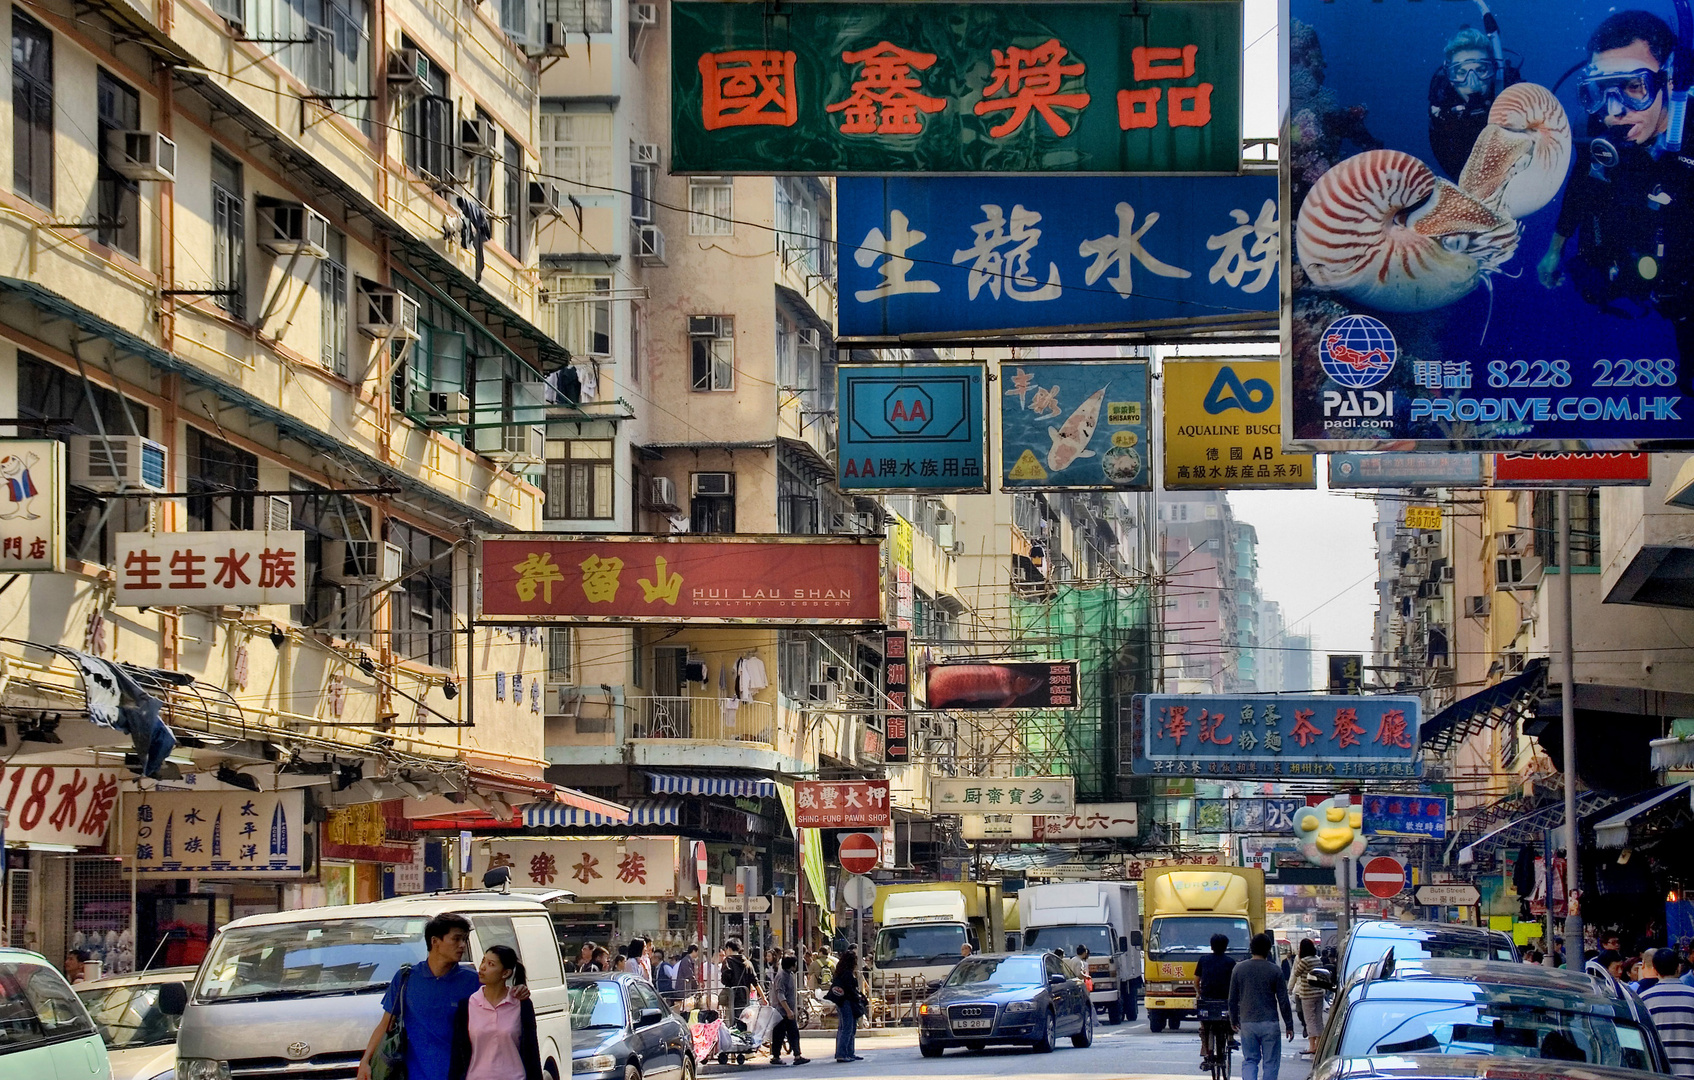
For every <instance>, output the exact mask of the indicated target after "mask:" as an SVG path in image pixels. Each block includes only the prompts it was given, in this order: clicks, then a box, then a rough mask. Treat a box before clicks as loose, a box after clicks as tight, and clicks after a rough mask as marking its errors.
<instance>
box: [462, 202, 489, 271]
mask: <svg viewBox="0 0 1694 1080" xmlns="http://www.w3.org/2000/svg"><path fill="white" fill-rule="evenodd" d="M454 201H455V202H457V203H458V204H459V246H460V247H467V248H471V249H472V250H473V251H474V252H475V253H476V280H477V281H481V280H482V264H483V250H482V245H483V244H484V243H486V242H488V241H489V240H492V239H493V238H494V223H493V222H492V221H490V220H489V218H488V211H487V210H486V209H485V208H484V207H483V205H482V204H481V203H479V202H477V201H476V200H475V199H472V198H467V197H466V196H464V195H459V196H457V197H456V198H455V199H454Z"/></svg>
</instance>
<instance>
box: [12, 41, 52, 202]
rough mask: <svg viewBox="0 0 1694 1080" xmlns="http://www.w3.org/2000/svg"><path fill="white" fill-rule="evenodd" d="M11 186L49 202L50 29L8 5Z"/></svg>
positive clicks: (31, 197) (50, 188)
mask: <svg viewBox="0 0 1694 1080" xmlns="http://www.w3.org/2000/svg"><path fill="white" fill-rule="evenodd" d="M12 188H13V190H15V191H16V192H17V193H18V194H19V195H22V196H23V197H24V198H26V199H28V200H30V201H31V202H34V203H38V204H40V205H42V206H45V207H47V208H48V209H49V210H51V209H52V208H53V35H52V34H51V33H50V32H49V31H48V30H47V28H46V27H44V26H42V25H41V24H40V23H38V22H36V21H35V20H34V19H32V18H30V17H29V16H28V15H25V14H24V13H23V12H21V11H19V10H17V9H16V8H13V9H12Z"/></svg>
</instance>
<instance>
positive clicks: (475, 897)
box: [223, 889, 546, 930]
mask: <svg viewBox="0 0 1694 1080" xmlns="http://www.w3.org/2000/svg"><path fill="white" fill-rule="evenodd" d="M544 910H546V909H545V907H544V906H543V904H542V903H541V901H539V900H538V899H536V898H535V897H534V896H526V895H521V894H518V893H511V894H507V893H498V892H486V891H483V890H480V889H479V890H475V891H467V892H443V893H420V894H418V895H416V896H399V897H395V898H394V899H392V900H377V901H375V902H373V903H369V904H341V905H337V906H334V907H320V908H299V909H296V910H293V911H272V912H267V913H265V914H263V915H248V916H247V917H245V918H241V919H236V920H234V921H233V922H230V923H228V924H226V925H225V926H224V927H223V929H225V930H231V929H240V928H244V927H249V926H277V925H286V924H288V923H300V922H314V921H328V920H332V919H403V918H428V917H430V916H433V915H441V914H446V913H449V912H469V913H472V914H475V913H476V912H478V911H482V912H499V911H508V912H516V911H524V912H532V911H544Z"/></svg>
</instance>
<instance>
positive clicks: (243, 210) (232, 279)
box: [212, 150, 247, 319]
mask: <svg viewBox="0 0 1694 1080" xmlns="http://www.w3.org/2000/svg"><path fill="white" fill-rule="evenodd" d="M212 288H214V289H216V290H217V293H216V294H215V295H214V296H213V298H212V299H213V301H214V302H215V303H216V304H217V305H218V306H219V307H221V308H223V309H224V310H225V311H227V312H229V313H230V314H231V315H233V316H235V317H236V318H238V319H242V318H246V316H247V202H246V197H245V195H244V194H243V192H242V186H241V163H240V162H238V161H236V160H235V159H234V158H232V157H229V156H228V155H226V154H223V153H220V152H219V151H216V150H214V151H212Z"/></svg>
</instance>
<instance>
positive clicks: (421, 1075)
mask: <svg viewBox="0 0 1694 1080" xmlns="http://www.w3.org/2000/svg"><path fill="white" fill-rule="evenodd" d="M470 940H471V924H470V923H469V922H468V921H467V920H466V919H465V917H464V916H463V915H451V914H449V915H437V916H436V917H435V918H433V919H431V920H429V922H427V923H425V924H424V949H425V950H426V953H425V956H424V962H423V963H421V964H408V965H406V966H405V967H402V968H401V969H400V970H399V971H398V972H396V973H395V976H394V978H393V979H392V980H391V981H390V982H389V984H388V990H387V992H386V993H384V994H383V996H382V1019H380V1020H378V1021H377V1024H376V1029H375V1030H374V1031H372V1032H371V1037H370V1041H369V1042H368V1043H367V1044H366V1045H365V1053H364V1055H363V1056H362V1057H360V1058H359V1069H358V1074H357V1076H358V1080H370V1076H371V1061H372V1060H373V1059H374V1058H375V1057H376V1054H377V1051H378V1049H380V1048H382V1046H383V1040H384V1039H385V1038H386V1037H387V1035H388V1028H389V1026H390V1025H391V1024H392V1023H393V1022H394V1017H395V1015H396V1014H398V1013H400V1012H401V1011H402V1010H403V1011H404V1012H405V1015H406V1021H405V1028H406V1038H405V1050H404V1060H405V1065H406V1080H447V1070H448V1068H449V1066H450V1065H451V1064H452V1059H453V1016H454V1013H456V1012H457V1011H458V1008H459V1006H460V1005H462V1004H464V1003H465V1000H466V999H467V998H469V997H470V996H471V995H472V994H474V993H476V992H477V991H478V990H480V989H481V988H482V980H481V979H480V978H478V976H477V973H476V972H474V971H472V970H471V969H470V968H467V967H463V966H461V965H460V963H459V961H460V960H462V959H464V955H465V946H467V945H468V944H470ZM511 994H512V996H513V997H515V998H516V999H517V1000H519V1001H524V1000H527V999H528V998H529V987H527V986H521V985H520V986H518V987H516V988H515V989H513V990H512V991H511Z"/></svg>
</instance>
